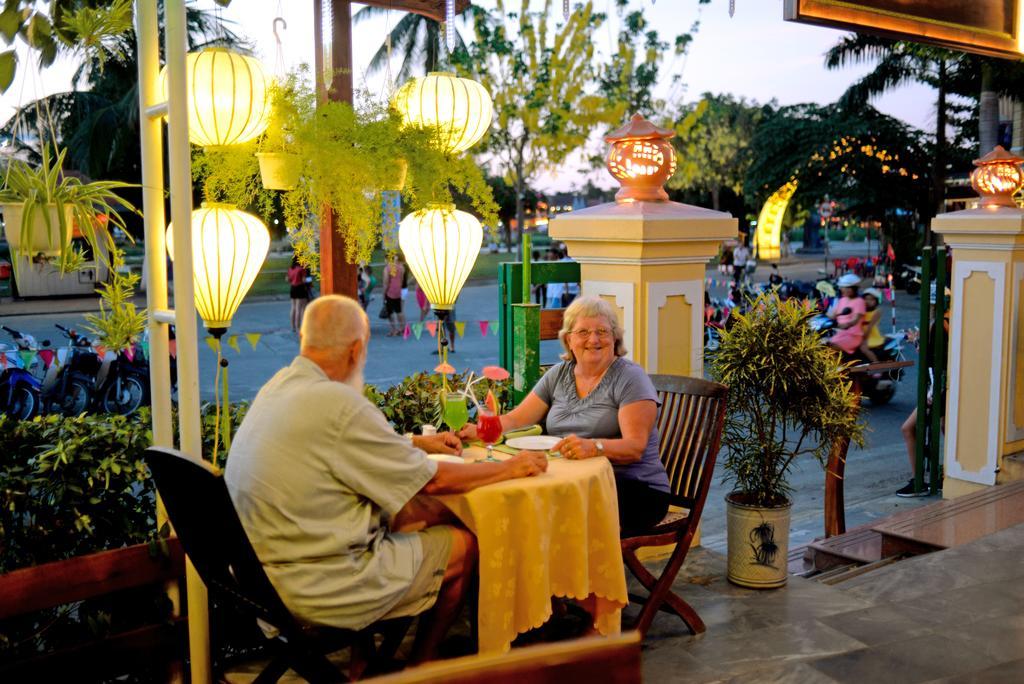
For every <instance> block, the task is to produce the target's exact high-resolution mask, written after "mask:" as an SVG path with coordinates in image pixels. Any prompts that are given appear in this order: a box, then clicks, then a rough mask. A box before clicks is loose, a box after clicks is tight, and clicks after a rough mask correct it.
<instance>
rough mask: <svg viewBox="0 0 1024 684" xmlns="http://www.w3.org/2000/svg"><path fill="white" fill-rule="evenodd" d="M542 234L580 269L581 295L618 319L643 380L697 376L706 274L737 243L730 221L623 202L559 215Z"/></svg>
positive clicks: (681, 208) (671, 205)
mask: <svg viewBox="0 0 1024 684" xmlns="http://www.w3.org/2000/svg"><path fill="white" fill-rule="evenodd" d="M548 232H549V234H550V235H551V237H553V238H554V239H556V240H561V241H562V242H564V243H565V244H566V247H567V248H568V250H569V255H570V256H571V257H572V258H573V259H575V260H576V261H578V262H579V264H580V277H581V280H582V283H581V290H582V293H583V294H584V295H596V296H599V297H603V298H604V299H607V300H608V301H609V302H610V303H611V304H612V305H613V306H615V308H616V309H617V310H618V311H619V318H620V321H621V323H622V326H623V328H624V330H625V343H626V349H628V350H629V353H628V357H629V358H630V359H632V360H633V361H635V362H636V363H638V364H640V365H641V366H643V367H644V368H645V369H646V370H647V372H648V373H668V374H673V375H692V376H698V377H701V376H703V373H704V365H703V358H704V278H705V268H706V266H707V263H708V262H709V261H710V260H711V258H712V257H714V256H715V255H716V254H717V253H718V248H719V245H721V243H722V241H723V240H727V239H729V238H735V237H736V235H737V233H738V226H737V221H736V219H734V218H733V217H732V216H730V215H729V214H726V213H723V212H718V211H712V210H710V209H702V208H700V207H694V206H690V205H687V204H679V203H678V202H668V201H663V202H644V201H640V202H633V201H625V202H612V203H608V204H601V205H598V206H595V207H590V208H588V209H583V210H582V211H573V212H570V213H567V214H560V215H559V216H557V217H556V218H554V219H552V221H551V224H550V227H549V229H548Z"/></svg>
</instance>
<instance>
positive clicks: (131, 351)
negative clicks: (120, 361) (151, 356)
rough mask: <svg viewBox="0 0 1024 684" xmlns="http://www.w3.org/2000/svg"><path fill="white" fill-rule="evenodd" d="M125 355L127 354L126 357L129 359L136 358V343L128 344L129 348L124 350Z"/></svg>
mask: <svg viewBox="0 0 1024 684" xmlns="http://www.w3.org/2000/svg"><path fill="white" fill-rule="evenodd" d="M124 355H125V358H127V359H128V360H129V361H134V360H135V345H134V344H130V345H128V348H127V349H125V350H124Z"/></svg>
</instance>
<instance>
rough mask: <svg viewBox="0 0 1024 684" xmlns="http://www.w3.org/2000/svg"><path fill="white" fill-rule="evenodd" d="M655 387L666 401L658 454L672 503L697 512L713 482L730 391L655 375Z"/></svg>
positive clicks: (697, 380) (660, 421) (661, 415)
mask: <svg viewBox="0 0 1024 684" xmlns="http://www.w3.org/2000/svg"><path fill="white" fill-rule="evenodd" d="M651 382H652V383H654V388H655V389H656V390H657V392H658V398H659V399H660V400H661V409H660V410H659V411H658V423H657V425H658V432H659V433H660V435H661V444H660V445H659V450H660V456H661V462H662V464H664V466H665V471H666V472H667V473H668V480H669V486H670V487H671V489H672V495H673V501H672V503H673V504H674V505H676V506H681V507H683V508H686V509H690V510H693V509H694V508H695V506H697V504H698V502H699V503H700V504H703V501H704V497H706V496H707V488H708V486H709V485H710V483H711V475H712V472H713V471H714V467H715V459H716V458H717V456H718V448H719V446H720V445H721V437H722V427H723V425H724V423H725V406H726V399H727V397H728V394H729V388H727V387H726V386H725V385H720V384H718V383H716V382H711V381H710V380H702V379H700V378H691V377H685V376H680V375H652V376H651ZM698 515H699V513H698Z"/></svg>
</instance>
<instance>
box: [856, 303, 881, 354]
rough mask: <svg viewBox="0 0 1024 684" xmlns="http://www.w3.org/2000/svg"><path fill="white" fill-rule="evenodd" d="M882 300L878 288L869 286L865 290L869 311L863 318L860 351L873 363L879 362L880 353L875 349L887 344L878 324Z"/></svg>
mask: <svg viewBox="0 0 1024 684" xmlns="http://www.w3.org/2000/svg"><path fill="white" fill-rule="evenodd" d="M881 301H882V293H881V292H879V290H878V289H877V288H874V287H869V288H868V289H866V290H864V306H865V308H866V309H867V311H866V312H865V313H864V318H863V319H861V326H862V327H863V328H864V341H863V342H861V344H860V353H861V354H862V355H863V356H864V357H865V358H866V359H867V360H868V361H870V362H871V363H878V355H877V354H876V353H875V352H874V350H875V349H878V348H880V347H883V346H885V337H883V336H882V331H880V330H879V329H878V324H879V322H880V321H881V320H882V310H881V309H880V308H878V305H879V304H880V303H881Z"/></svg>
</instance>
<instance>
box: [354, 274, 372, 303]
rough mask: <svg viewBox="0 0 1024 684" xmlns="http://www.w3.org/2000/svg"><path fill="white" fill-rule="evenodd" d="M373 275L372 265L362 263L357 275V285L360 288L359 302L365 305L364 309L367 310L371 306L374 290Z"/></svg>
mask: <svg viewBox="0 0 1024 684" xmlns="http://www.w3.org/2000/svg"><path fill="white" fill-rule="evenodd" d="M373 286H374V281H373V275H371V273H370V267H369V266H364V265H360V266H359V272H358V274H357V275H356V287H357V288H358V289H359V303H360V304H361V305H362V306H363V311H366V309H367V307H369V306H370V293H371V292H373Z"/></svg>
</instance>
